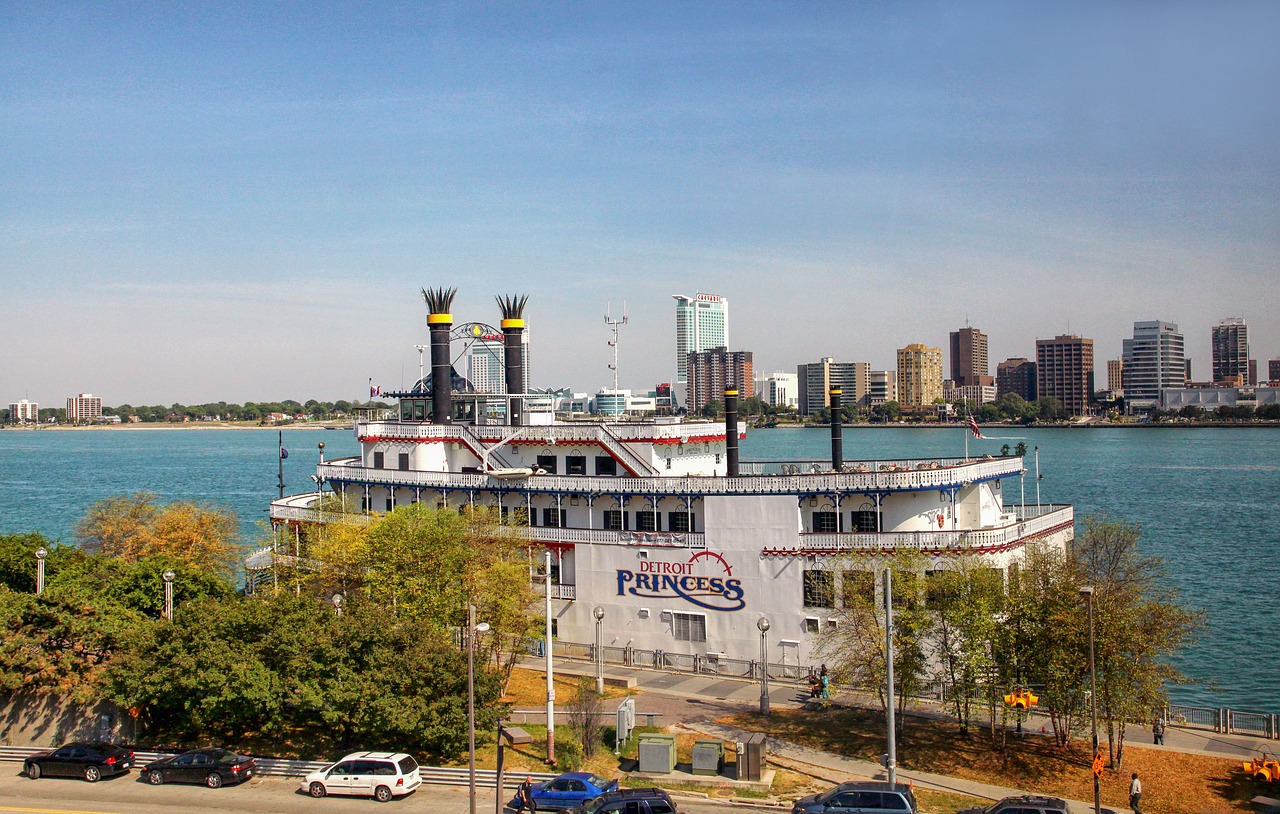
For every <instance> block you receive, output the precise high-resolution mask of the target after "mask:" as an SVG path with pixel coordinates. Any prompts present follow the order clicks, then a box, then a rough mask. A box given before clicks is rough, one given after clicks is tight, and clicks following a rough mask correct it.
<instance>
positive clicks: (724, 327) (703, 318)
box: [672, 294, 729, 385]
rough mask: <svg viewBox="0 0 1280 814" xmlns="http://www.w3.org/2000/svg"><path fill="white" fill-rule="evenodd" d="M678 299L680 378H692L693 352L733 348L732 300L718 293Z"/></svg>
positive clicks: (678, 374)
mask: <svg viewBox="0 0 1280 814" xmlns="http://www.w3.org/2000/svg"><path fill="white" fill-rule="evenodd" d="M672 297H674V298H675V301H676V381H675V383H676V384H677V385H681V384H684V383H686V382H687V381H688V380H689V376H688V366H689V354H690V353H697V352H698V351H704V350H711V349H712V348H727V347H729V301H728V300H726V299H725V298H724V297H721V296H719V295H718V294H698V295H696V296H693V297H686V296H684V295H683V294H673V295H672Z"/></svg>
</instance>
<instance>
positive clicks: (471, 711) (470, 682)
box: [467, 605, 489, 814]
mask: <svg viewBox="0 0 1280 814" xmlns="http://www.w3.org/2000/svg"><path fill="white" fill-rule="evenodd" d="M488 629H489V623H488V622H481V623H480V624H478V625H477V624H476V606H475V605H468V606H467V751H468V754H469V763H468V766H469V767H470V772H469V776H468V781H467V783H468V789H469V792H470V798H471V799H470V803H471V814H476V666H475V661H476V634H477V633H484V632H485V631H486V630H488Z"/></svg>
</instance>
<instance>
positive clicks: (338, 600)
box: [329, 594, 342, 616]
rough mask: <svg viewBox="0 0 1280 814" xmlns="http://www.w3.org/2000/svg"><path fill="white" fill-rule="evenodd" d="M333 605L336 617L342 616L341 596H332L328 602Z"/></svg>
mask: <svg viewBox="0 0 1280 814" xmlns="http://www.w3.org/2000/svg"><path fill="white" fill-rule="evenodd" d="M329 601H330V602H332V603H333V612H334V613H336V614H337V615H338V616H341V615H342V594H334V595H333V597H332V598H331V599H330V600H329Z"/></svg>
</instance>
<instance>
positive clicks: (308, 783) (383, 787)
mask: <svg viewBox="0 0 1280 814" xmlns="http://www.w3.org/2000/svg"><path fill="white" fill-rule="evenodd" d="M421 784H422V775H421V774H420V773H419V772H418V761H416V760H414V759H413V758H412V757H411V756H409V755H406V754H400V753H392V752H353V753H351V754H349V755H347V756H346V757H344V758H343V759H342V760H339V761H338V762H337V763H335V764H333V765H332V766H329V767H328V768H325V769H318V770H316V771H314V772H312V773H311V774H309V775H307V776H306V777H304V778H302V790H303V791H305V792H306V793H307V794H310V795H311V796H312V797H324V796H325V795H326V794H349V795H356V796H364V797H370V796H371V797H373V798H374V799H375V800H378V801H379V802H382V803H385V802H387V801H388V800H390V799H391V798H392V797H400V796H401V795H404V794H408V793H409V792H411V791H413V790H414V789H416V788H417V787H418V786H419V785H421Z"/></svg>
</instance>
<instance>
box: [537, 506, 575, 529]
mask: <svg viewBox="0 0 1280 814" xmlns="http://www.w3.org/2000/svg"><path fill="white" fill-rule="evenodd" d="M568 516H569V513H568V512H566V511H565V510H564V509H555V508H551V509H543V510H542V525H544V526H546V527H548V528H553V529H561V528H564V527H565V525H566V520H567V518H568Z"/></svg>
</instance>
